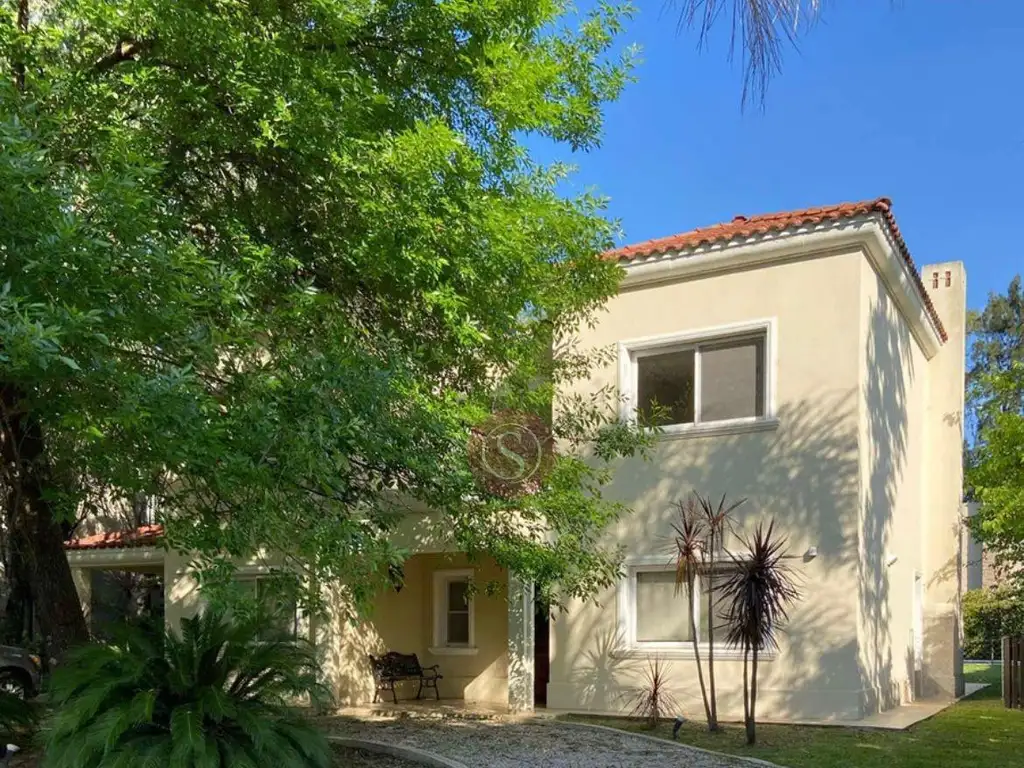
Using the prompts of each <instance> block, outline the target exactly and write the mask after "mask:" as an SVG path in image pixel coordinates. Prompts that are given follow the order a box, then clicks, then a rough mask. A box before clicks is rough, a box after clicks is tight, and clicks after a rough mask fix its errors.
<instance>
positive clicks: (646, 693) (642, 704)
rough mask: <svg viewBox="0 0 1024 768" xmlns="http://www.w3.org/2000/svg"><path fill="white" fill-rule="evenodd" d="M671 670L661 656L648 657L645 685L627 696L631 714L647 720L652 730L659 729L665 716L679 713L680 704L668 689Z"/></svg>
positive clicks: (670, 666) (669, 665)
mask: <svg viewBox="0 0 1024 768" xmlns="http://www.w3.org/2000/svg"><path fill="white" fill-rule="evenodd" d="M671 668H672V665H671V664H669V663H668V662H666V661H664V660H663V659H662V658H661V657H660V656H653V657H652V656H648V657H647V669H646V670H644V681H643V684H642V685H640V686H639V687H637V688H636V689H634V690H632V691H628V692H627V694H626V695H627V696H628V697H629V705H630V711H629V714H630V715H631V716H632V717H640V718H643V719H644V720H646V721H647V726H648V727H649V728H650V729H651V730H654V729H656V728H657V727H658V725H659V723H661V718H662V717H664V716H665V715H668V714H672V713H678V712H679V703H678V702H677V701H676V699H675V697H674V696H673V695H672V693H671V691H669V687H668V672H669V670H670V669H671Z"/></svg>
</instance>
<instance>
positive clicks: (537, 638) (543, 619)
mask: <svg viewBox="0 0 1024 768" xmlns="http://www.w3.org/2000/svg"><path fill="white" fill-rule="evenodd" d="M533 605H534V611H535V614H534V621H533V632H534V635H533V654H534V658H533V705H534V706H535V707H546V706H547V703H548V680H550V679H551V613H550V611H549V609H548V606H547V605H545V604H544V603H543V601H542V600H541V599H540V593H539V590H538V591H537V592H535V593H534V601H533Z"/></svg>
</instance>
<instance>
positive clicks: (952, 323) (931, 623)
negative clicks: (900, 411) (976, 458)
mask: <svg viewBox="0 0 1024 768" xmlns="http://www.w3.org/2000/svg"><path fill="white" fill-rule="evenodd" d="M921 273H922V275H923V276H924V283H925V288H926V290H927V291H928V295H929V296H930V297H931V300H932V302H933V303H934V305H935V309H936V311H937V312H938V313H939V315H940V316H941V317H942V322H943V324H944V325H945V328H946V332H947V334H948V335H949V339H948V340H947V341H946V343H945V344H944V345H943V346H942V349H940V350H939V352H938V354H937V355H936V356H935V357H934V358H933V359H932V360H931V361H929V399H928V410H927V416H926V418H927V432H926V434H927V437H926V440H927V451H928V454H927V458H926V461H927V464H926V467H927V468H926V478H927V484H926V485H927V488H926V495H925V509H926V515H927V525H926V526H925V527H924V558H923V559H924V582H925V590H926V600H925V611H924V637H925V643H924V646H925V647H924V651H925V658H924V675H923V679H922V689H923V692H924V693H925V694H935V693H940V694H944V695H946V696H954V695H955V696H959V695H962V694H963V691H964V681H963V655H962V652H963V626H962V623H961V616H960V599H961V594H962V591H963V589H962V573H963V567H962V561H963V553H962V552H961V544H962V541H963V538H962V536H961V535H960V534H961V530H962V524H963V517H964V516H965V515H966V510H965V508H964V504H963V483H964V477H963V441H964V364H965V363H964V361H965V356H966V343H967V331H966V319H967V318H966V315H967V274H966V272H965V270H964V265H963V263H961V262H943V263H939V264H929V265H926V266H924V267H922V268H921Z"/></svg>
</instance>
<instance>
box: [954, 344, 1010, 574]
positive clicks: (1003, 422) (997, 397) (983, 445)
mask: <svg viewBox="0 0 1024 768" xmlns="http://www.w3.org/2000/svg"><path fill="white" fill-rule="evenodd" d="M985 379H986V384H985V386H986V388H987V389H989V390H990V391H991V392H992V393H993V400H992V401H991V402H990V405H989V407H988V410H987V413H988V417H987V418H986V419H985V421H984V423H983V426H982V428H981V432H980V433H979V440H978V444H977V445H976V446H975V449H974V452H973V457H972V461H971V464H970V466H969V467H968V469H967V473H966V476H967V483H968V485H969V487H970V488H971V494H972V495H973V496H974V498H975V499H976V500H977V501H979V502H980V506H979V508H978V513H977V514H976V515H973V516H972V517H971V518H970V519H969V520H968V526H969V527H970V530H971V533H972V534H973V535H974V537H975V538H977V539H978V540H979V541H981V542H982V544H983V545H984V546H985V547H986V548H987V549H988V551H989V552H991V553H992V554H993V555H995V558H996V562H997V564H999V565H1001V566H1004V567H1005V568H1006V572H1007V574H1008V576H1010V577H1011V578H1014V579H1018V580H1019V579H1020V578H1021V575H1022V572H1021V568H1020V566H1021V565H1024V412H1021V411H1012V410H1004V409H1003V408H1002V406H1001V403H1003V402H1005V400H1006V399H1007V398H1012V397H1014V396H1015V394H1014V393H1016V392H1024V363H1016V362H1015V363H1013V366H1012V368H1010V369H1009V370H1008V371H1006V372H1003V373H996V374H992V375H989V376H986V377H985Z"/></svg>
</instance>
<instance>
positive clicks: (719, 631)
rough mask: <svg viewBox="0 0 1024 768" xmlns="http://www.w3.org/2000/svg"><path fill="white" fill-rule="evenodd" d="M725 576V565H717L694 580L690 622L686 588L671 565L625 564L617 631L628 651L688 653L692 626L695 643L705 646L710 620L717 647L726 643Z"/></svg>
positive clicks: (620, 590)
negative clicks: (723, 594)
mask: <svg viewBox="0 0 1024 768" xmlns="http://www.w3.org/2000/svg"><path fill="white" fill-rule="evenodd" d="M728 575H729V571H728V566H727V565H726V566H723V567H716V569H715V570H714V571H705V572H703V573H702V574H701V575H700V577H699V578H698V579H697V580H696V584H695V590H696V594H695V596H694V598H695V599H694V604H693V621H692V622H691V616H690V601H689V595H688V589H687V586H686V584H677V579H676V572H675V569H674V567H673V566H672V565H671V564H665V563H657V564H634V565H629V566H627V568H626V573H625V576H624V578H623V581H622V583H621V585H620V589H619V600H620V610H619V618H620V633H621V635H622V636H623V637H624V638H625V641H626V645H627V647H628V648H631V649H635V650H673V649H677V650H681V651H689V650H690V649H692V642H693V630H694V628H695V629H696V632H697V641H698V642H699V643H702V644H706V643H707V642H708V639H709V636H710V634H711V627H712V622H714V640H715V646H716V647H718V646H719V645H724V643H725V635H726V630H727V626H726V609H727V606H726V604H725V600H724V599H723V598H722V593H721V586H722V584H723V582H724V581H725V579H727V578H728ZM713 590H714V592H713ZM713 594H714V596H715V597H714V606H713V608H712V595H713Z"/></svg>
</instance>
